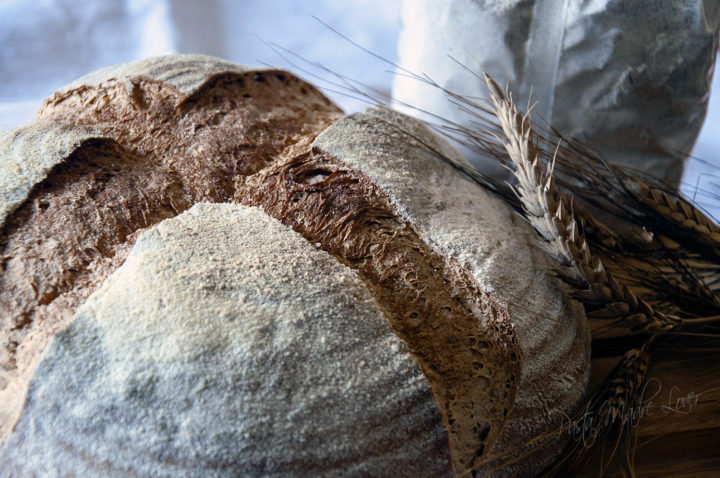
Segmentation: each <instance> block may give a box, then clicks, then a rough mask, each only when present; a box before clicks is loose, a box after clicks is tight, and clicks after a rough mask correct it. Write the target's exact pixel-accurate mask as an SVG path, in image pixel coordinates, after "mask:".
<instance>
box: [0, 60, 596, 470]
mask: <svg viewBox="0 0 720 478" xmlns="http://www.w3.org/2000/svg"><path fill="white" fill-rule="evenodd" d="M183 58H184V59H183ZM183 58H181V59H180V60H176V59H174V58H173V57H170V58H166V59H164V60H157V61H152V62H149V63H148V64H143V63H141V64H140V65H131V66H128V67H127V68H125V69H117V70H112V69H111V70H106V72H105V73H102V74H98V75H91V76H89V77H88V78H89V79H87V80H84V81H87V82H88V83H87V84H75V85H74V86H72V87H69V88H66V89H64V90H62V91H61V92H59V93H57V94H56V95H54V96H53V97H51V98H50V99H48V100H47V101H46V103H45V105H44V106H43V108H42V109H41V111H40V112H39V114H38V118H39V119H40V120H41V122H43V124H49V123H47V122H49V121H52V122H62V123H63V124H69V125H74V126H77V127H89V128H92V129H93V130H95V131H98V134H99V135H101V136H103V137H108V138H112V140H113V141H100V142H90V143H83V144H81V146H80V147H78V148H76V149H75V150H74V151H72V153H71V154H69V155H68V156H67V157H66V158H64V159H59V162H58V163H57V164H55V166H54V167H53V168H51V169H50V170H48V169H47V168H46V169H44V170H43V171H45V173H44V174H46V177H44V178H40V175H38V179H36V181H38V183H37V184H36V185H34V186H32V191H30V192H29V193H27V194H28V197H27V199H26V200H25V201H24V202H23V204H22V205H21V206H20V207H19V208H17V210H16V211H15V212H14V213H13V214H11V215H9V216H8V221H7V224H6V226H5V227H4V230H3V231H2V234H3V241H2V243H3V244H4V246H3V247H4V250H3V251H2V256H0V257H3V265H4V267H5V268H6V270H7V271H9V272H8V273H6V274H4V275H3V276H2V277H0V310H4V311H6V312H8V313H7V314H5V315H6V318H5V322H3V323H2V324H1V325H2V326H3V328H2V329H1V330H0V339H2V340H5V345H6V347H4V350H3V353H4V354H5V355H1V354H0V362H2V363H3V364H5V365H8V364H9V366H10V367H9V368H6V369H7V370H8V371H9V372H8V375H6V377H3V376H0V399H2V398H3V393H5V394H6V396H10V398H12V399H13V400H15V401H14V402H12V405H13V406H16V407H19V406H20V402H19V400H20V399H19V395H18V390H21V391H22V390H24V389H23V387H24V385H23V384H27V380H29V374H30V373H31V371H32V366H33V364H34V361H35V360H36V359H37V357H38V356H39V354H40V352H42V350H43V349H44V346H45V343H46V342H47V339H48V338H49V337H51V336H52V335H54V333H55V332H56V331H57V330H58V328H60V327H61V326H62V325H63V324H65V323H67V322H68V321H69V318H70V316H71V315H72V314H73V313H74V311H75V310H76V309H77V308H78V307H80V306H81V305H82V304H83V302H84V301H85V300H86V298H87V297H88V295H89V294H90V293H91V292H92V291H94V290H95V289H96V288H98V287H100V285H101V284H102V283H103V281H104V280H105V278H106V277H107V276H108V274H110V273H111V272H112V271H113V270H115V269H116V268H117V267H118V266H120V264H122V263H123V261H125V257H126V255H127V253H128V251H129V250H130V248H131V247H132V245H133V243H134V241H135V239H136V238H137V237H138V235H139V234H142V232H143V231H144V230H147V229H150V228H153V227H156V225H157V224H158V223H160V224H163V223H164V222H161V221H163V220H165V219H166V218H172V217H174V216H176V215H178V214H181V213H182V212H183V211H185V210H187V209H188V208H190V207H191V206H192V205H193V204H196V203H198V202H208V201H209V202H238V203H241V204H247V205H258V206H261V207H262V208H263V209H264V210H265V212H266V213H267V214H269V215H271V216H274V217H275V218H276V219H279V220H280V221H282V222H283V223H284V224H285V225H286V226H289V227H291V228H292V229H295V230H296V231H297V232H299V233H300V234H301V235H302V236H303V237H304V238H305V240H307V241H308V242H309V243H311V244H314V245H315V246H316V247H318V248H321V249H323V250H325V251H327V252H329V253H330V254H331V255H332V256H334V257H335V258H336V259H337V260H339V261H340V262H342V263H344V264H345V265H346V266H348V267H349V268H350V269H353V270H354V271H355V273H356V274H357V276H358V277H359V278H360V279H361V280H362V281H363V282H364V283H365V285H366V287H367V288H368V290H369V291H370V292H371V294H372V296H373V297H374V299H375V301H376V302H377V304H378V305H379V307H380V308H381V309H382V310H383V312H384V314H385V317H386V319H387V320H388V322H389V323H390V325H391V327H392V328H393V330H394V331H395V333H397V334H398V335H399V336H400V338H401V339H402V340H403V341H404V342H405V343H406V344H407V346H408V349H409V351H410V352H411V353H412V354H413V356H414V358H415V360H417V362H418V364H419V365H420V368H421V369H422V371H423V372H424V374H425V376H426V377H427V380H428V382H429V383H430V385H431V386H432V393H433V395H434V397H435V399H436V401H437V403H438V406H439V409H440V414H441V416H442V420H443V422H444V424H445V426H446V428H447V430H448V435H449V436H448V437H447V438H446V439H448V440H449V441H450V453H451V455H452V462H453V467H454V469H455V471H458V472H462V471H464V470H466V469H467V468H469V467H475V466H477V465H478V463H480V461H481V460H482V459H484V458H485V456H486V455H487V454H489V453H491V452H492V453H495V452H497V451H503V450H505V449H508V448H510V447H513V446H517V445H522V443H524V441H526V440H527V439H529V438H530V437H532V436H533V434H536V433H538V432H541V431H545V428H546V427H548V426H550V425H551V424H553V423H555V422H556V420H555V419H554V418H556V417H552V416H550V415H551V413H552V412H553V411H555V412H560V413H564V412H569V411H570V410H572V409H573V407H574V406H575V404H576V402H577V401H578V399H579V397H580V396H581V395H582V392H583V391H584V388H585V384H586V379H587V373H588V369H589V367H588V360H587V359H588V357H587V356H588V345H587V330H586V328H585V324H584V319H583V317H582V315H581V314H579V313H578V311H577V310H572V309H571V308H570V306H569V303H568V301H567V299H566V298H565V296H564V293H563V290H562V289H561V288H560V287H559V286H558V284H557V282H556V281H555V280H554V279H553V278H552V277H550V276H549V274H548V265H547V262H546V261H545V258H544V256H543V254H542V252H540V251H539V250H537V248H536V247H535V243H536V238H535V236H534V234H533V233H532V231H530V229H529V228H528V227H527V225H526V224H524V223H523V222H522V221H521V220H520V219H519V218H517V217H515V216H514V215H513V213H511V212H510V211H509V210H508V209H507V207H506V206H505V205H504V204H502V203H501V202H500V201H498V200H496V199H494V198H492V197H490V196H489V195H488V194H487V193H486V192H485V191H483V190H482V189H481V188H479V187H478V186H477V185H475V184H473V183H471V182H469V181H468V180H466V179H465V178H463V177H462V176H460V175H459V174H458V173H457V172H456V171H455V170H453V169H452V168H450V167H449V166H448V165H447V164H445V163H444V162H443V161H441V160H440V159H439V157H438V155H439V154H443V155H449V156H453V157H454V158H455V160H457V161H461V160H462V159H461V158H460V157H458V156H457V153H456V152H454V150H452V148H450V147H449V146H448V145H447V143H446V142H444V141H443V140H441V139H439V138H437V137H436V136H435V135H433V134H432V133H431V132H430V131H429V130H428V129H427V128H426V127H425V126H424V125H422V124H421V123H419V122H417V121H415V120H411V119H409V118H406V117H403V116H401V115H399V114H397V113H393V112H391V111H389V110H386V109H382V108H380V109H372V110H370V111H369V112H367V113H365V114H358V115H352V116H350V117H347V118H345V119H343V120H341V121H338V122H336V123H335V124H333V125H332V126H330V127H329V128H328V126H329V125H331V123H332V122H333V121H336V120H338V119H339V118H340V114H339V110H338V109H337V108H336V107H335V106H334V105H332V104H331V103H330V102H329V101H328V100H327V99H326V98H324V97H323V96H322V95H321V94H320V93H319V92H317V90H316V89H314V88H313V87H312V86H310V85H308V84H307V83H305V82H303V81H302V80H299V79H297V78H295V77H293V76H292V75H289V74H287V73H285V72H279V71H270V70H263V71H248V70H246V69H245V68H243V67H237V68H235V69H229V70H227V71H222V72H218V70H216V69H214V68H215V67H214V66H212V65H216V66H217V65H221V66H222V65H223V64H224V62H217V63H213V62H212V61H210V60H208V61H210V64H211V66H210V67H208V66H207V65H208V63H207V62H206V61H205V60H202V61H200V62H199V63H198V66H197V70H198V71H199V72H200V73H197V72H193V71H194V70H193V66H192V61H190V62H187V61H185V60H187V58H185V57H183ZM163 64H166V65H167V66H163ZM148 65H149V66H148ZM173 68H176V71H177V72H178V75H177V76H173V74H171V73H170V72H171V71H172V70H173ZM219 68H220V67H219ZM220 69H222V68H220ZM108 71H109V72H110V73H107V72H108ZM124 72H127V75H126V73H124ZM138 72H140V74H139V76H138ZM202 72H205V73H202ZM153 75H155V76H153ZM184 75H187V78H197V75H200V76H202V75H205V76H204V78H205V80H203V81H199V80H197V81H196V80H192V79H188V80H187V81H185V80H178V79H182V78H183V77H184ZM208 75H209V76H208ZM173 78H175V79H176V80H177V81H176V83H172V81H173ZM163 79H166V80H168V81H170V82H164V81H163ZM321 132H322V133H321ZM319 133H321V135H320V137H319V138H318V139H317V140H316V141H315V142H313V140H315V138H316V136H317V135H318V134H319ZM31 160H32V161H39V160H37V159H34V158H31ZM41 179H42V180H41ZM199 210H203V211H204V210H205V209H199ZM209 214H212V213H211V212H210V213H209ZM58 219H60V220H58ZM48 238H49V239H48ZM198 240H202V238H199V239H198ZM64 244H72V246H71V247H62V245H64ZM58 271H60V273H58ZM531 310H535V311H544V312H545V313H544V314H533V313H530V311H531ZM183 340H185V339H183ZM203 340H205V339H203ZM554 341H555V342H557V345H556V346H555V345H554V344H553V342H554ZM13 367H14V368H13ZM8 377H9V378H8ZM8 380H9V382H8ZM38 380H40V379H38ZM3 382H4V383H3ZM6 383H10V385H11V386H10V387H9V388H7V387H6V388H5V390H4V391H3V386H4V384H6ZM8 390H9V395H8ZM13 397H14V398H13ZM547 404H551V405H547ZM28 413H29V412H28ZM268 413H269V412H268ZM2 421H3V420H2V417H0V425H2ZM1 432H2V430H0V433H1ZM0 438H1V437H0ZM558 450H559V448H558V447H555V449H554V450H553V452H557V451H558ZM552 458H553V453H550V452H543V453H542V454H541V455H535V456H534V457H533V458H532V459H530V460H524V461H523V462H521V465H520V468H516V470H520V471H527V470H537V469H538V468H540V467H542V466H544V464H545V463H547V462H548V461H549V460H551V459H552ZM523 467H525V468H523Z"/></svg>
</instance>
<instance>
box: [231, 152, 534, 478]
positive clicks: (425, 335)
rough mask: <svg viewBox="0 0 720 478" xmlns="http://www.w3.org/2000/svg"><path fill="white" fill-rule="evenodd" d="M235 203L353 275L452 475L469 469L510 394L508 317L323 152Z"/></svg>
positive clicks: (291, 162)
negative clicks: (393, 341) (404, 355)
mask: <svg viewBox="0 0 720 478" xmlns="http://www.w3.org/2000/svg"><path fill="white" fill-rule="evenodd" d="M235 197H236V200H237V201H238V202H241V203H243V204H248V205H254V206H261V207H263V208H264V209H265V211H266V212H267V213H268V214H270V215H271V216H273V217H276V218H277V219H279V220H281V221H282V222H284V223H285V224H287V225H288V226H290V227H292V228H293V229H295V230H296V231H298V232H299V233H300V234H302V235H303V236H304V237H306V238H307V239H308V240H309V241H311V242H316V243H318V245H319V246H320V247H322V248H323V249H324V250H326V251H328V252H330V253H331V254H332V255H334V256H335V257H337V258H338V259H340V260H341V261H342V262H344V263H345V264H347V265H348V266H349V267H351V268H354V269H357V270H358V271H359V272H360V274H361V277H363V279H364V280H365V281H366V283H367V284H368V286H369V287H370V288H371V290H372V291H373V293H374V295H375V296H376V298H377V299H378V302H379V303H380V305H381V307H383V309H384V310H385V311H386V312H387V317H388V319H389V320H390V324H391V326H392V327H393V329H394V330H395V331H396V333H397V334H398V335H399V336H400V337H401V338H402V339H403V340H404V341H405V342H406V343H407V344H408V346H409V348H410V351H411V352H412V353H413V355H414V356H415V358H416V359H417V360H418V363H419V364H420V366H421V367H422V369H423V372H424V373H425V376H426V377H427V378H428V380H429V382H430V384H431V386H432V390H433V393H434V394H435V397H436V400H437V402H438V404H439V405H440V409H441V411H442V413H443V418H444V419H445V422H446V427H447V429H448V431H449V441H450V450H451V454H452V456H453V469H454V470H455V471H456V472H462V471H464V470H467V469H469V468H472V467H473V466H474V465H475V462H476V459H477V458H478V457H480V456H482V455H483V453H484V451H485V450H486V449H490V448H491V447H492V444H494V442H495V440H496V439H497V437H498V435H499V433H500V431H501V430H502V423H503V422H504V421H505V418H506V417H507V414H508V412H509V408H510V407H511V404H512V402H513V400H514V397H515V390H516V385H517V384H516V382H517V377H519V374H520V362H519V357H518V355H517V354H518V348H517V346H516V344H515V336H514V334H513V331H512V327H511V326H510V322H509V319H508V316H507V312H506V311H505V310H504V309H503V308H501V307H500V305H499V304H498V303H497V302H496V301H495V300H494V299H493V298H492V297H490V296H489V295H488V294H486V293H485V292H484V291H482V290H481V289H480V288H479V286H478V285H477V284H476V283H475V282H474V280H473V279H471V277H470V275H469V274H468V273H467V272H466V271H465V270H464V269H463V268H462V267H460V266H459V265H458V264H457V263H456V261H455V260H453V259H450V258H448V257H441V256H440V255H438V254H437V253H435V252H434V251H432V250H431V249H430V248H429V247H428V246H427V245H426V244H425V243H424V242H423V241H422V239H421V238H420V234H418V232H417V231H416V229H415V228H414V226H413V225H412V224H409V223H408V222H406V221H405V220H403V219H402V218H401V217H400V215H399V214H398V213H397V212H396V211H395V208H394V206H393V205H392V203H391V201H390V199H389V198H388V197H387V195H385V194H384V193H383V192H382V191H381V190H380V189H379V188H378V187H377V186H375V185H374V184H372V182H371V181H370V180H369V179H368V178H367V177H366V176H365V175H364V174H362V173H360V172H358V171H357V170H353V169H350V168H348V167H347V166H345V165H343V164H342V163H340V162H339V161H338V160H337V159H335V158H333V157H331V156H329V155H327V154H323V153H320V152H308V153H305V154H301V155H299V156H295V157H291V158H288V159H286V160H285V161H279V162H277V163H274V164H273V165H271V166H269V167H268V168H266V169H264V170H263V171H261V172H259V173H257V174H255V175H253V176H250V177H248V178H247V179H246V180H244V181H243V180H241V181H240V184H239V185H238V188H237V193H236V196H235ZM478 318H480V320H478ZM478 412H480V413H478ZM491 424H492V425H491Z"/></svg>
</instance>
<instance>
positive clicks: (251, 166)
mask: <svg viewBox="0 0 720 478" xmlns="http://www.w3.org/2000/svg"><path fill="white" fill-rule="evenodd" d="M341 115H342V112H341V111H340V110H339V109H338V108H337V107H336V106H335V105H333V104H332V103H331V102H330V101H329V100H327V98H325V97H324V96H323V95H322V94H321V93H320V92H318V91H317V89H315V88H314V87H312V86H311V85H309V84H307V83H305V82H303V81H302V80H299V79H298V78H296V77H294V76H292V75H288V74H285V73H283V72H280V71H274V70H272V71H252V72H247V73H225V74H218V75H215V76H213V77H211V78H209V79H208V81H207V82H206V83H205V84H204V85H203V86H201V87H200V88H199V89H198V90H196V91H195V92H194V93H193V94H192V95H190V96H186V95H183V94H182V93H180V92H179V91H178V90H177V89H176V88H174V87H173V86H171V85H169V84H167V83H160V82H158V81H155V80H153V79H150V78H145V77H138V78H134V79H132V80H131V81H130V87H129V88H128V85H127V84H126V82H121V81H115V80H111V81H107V82H106V83H104V84H102V85H100V86H97V87H90V86H80V87H78V88H76V89H74V90H70V91H68V92H64V93H58V94H56V95H54V96H53V97H51V98H50V99H48V100H47V101H46V102H45V105H44V107H43V108H42V109H41V111H40V112H39V113H38V117H39V118H41V119H44V120H50V121H53V120H56V121H57V122H58V123H63V124H66V125H69V124H74V125H92V126H93V127H94V129H95V130H96V131H98V135H101V136H104V137H112V138H115V139H116V140H117V143H115V142H113V141H112V140H96V141H85V142H83V143H82V144H81V145H80V146H79V147H78V149H77V150H76V151H75V153H73V154H71V155H70V156H69V157H68V158H66V159H65V160H64V162H62V163H60V164H58V165H57V166H56V167H54V168H53V169H52V170H51V171H50V173H49V174H48V175H47V177H46V179H45V180H44V181H42V182H41V183H39V184H38V185H36V186H35V187H34V188H33V190H32V191H31V193H30V194H29V196H28V198H27V199H26V200H25V201H24V203H22V204H21V205H20V206H19V207H18V208H17V209H16V210H14V211H13V212H12V213H11V214H10V215H8V216H7V217H6V219H5V221H4V223H3V224H1V225H0V227H2V229H1V230H0V271H1V273H0V394H4V395H5V397H4V398H5V399H6V400H8V401H10V402H12V403H13V404H14V406H10V407H3V409H2V410H0V440H2V439H3V438H4V436H5V435H6V434H7V433H8V431H9V428H10V425H11V424H12V423H14V420H15V418H16V414H17V412H18V411H19V408H18V407H19V404H20V401H21V399H22V393H24V389H25V385H26V384H27V382H28V381H29V380H30V376H31V374H32V370H33V368H34V364H35V362H36V359H37V358H38V357H39V355H40V353H41V352H42V350H44V348H45V345H46V344H47V342H48V340H49V339H50V337H52V336H53V335H54V333H55V332H56V331H57V330H58V329H59V328H60V327H62V326H63V325H64V324H65V323H67V321H68V320H69V319H70V318H71V317H72V315H73V313H74V311H75V309H76V308H77V307H78V306H79V305H80V304H82V303H83V301H84V300H85V299H86V298H87V297H88V296H89V295H90V294H91V293H92V292H93V291H94V290H95V288H96V287H97V286H98V285H99V284H102V282H103V281H104V280H105V278H106V277H107V276H108V274H110V273H111V272H112V271H113V270H115V269H116V268H117V267H119V266H120V264H122V262H123V261H124V259H125V256H126V255H127V252H128V251H129V249H130V247H131V246H132V244H133V243H134V240H135V237H136V236H137V233H139V232H140V231H141V230H142V229H143V228H147V227H150V226H152V225H154V224H157V223H158V222H159V221H161V220H162V219H165V218H168V217H172V216H174V215H177V214H179V213H181V212H183V211H184V210H185V209H187V208H189V207H190V206H192V204H194V203H196V202H201V201H209V202H226V201H229V200H230V199H231V198H232V197H233V195H234V177H235V176H237V175H245V174H251V173H253V172H255V171H257V170H260V169H261V168H262V167H263V166H264V165H265V164H267V163H269V162H270V161H272V160H273V159H274V158H275V157H277V156H278V155H280V154H281V153H283V152H287V153H288V154H290V151H293V150H294V148H300V149H302V148H303V147H307V145H308V144H310V142H312V140H313V139H314V138H315V136H316V135H317V134H318V133H319V132H320V131H322V129H324V128H325V127H326V126H328V125H329V124H330V123H331V122H332V121H333V120H334V119H337V118H339V117H340V116H341ZM148 125H150V126H148ZM120 145H121V146H120ZM40 317H41V318H42V319H41V320H38V319H39V318H40ZM8 387H10V388H8ZM8 394H12V395H13V396H12V397H9V396H7V395H8ZM8 408H9V409H8Z"/></svg>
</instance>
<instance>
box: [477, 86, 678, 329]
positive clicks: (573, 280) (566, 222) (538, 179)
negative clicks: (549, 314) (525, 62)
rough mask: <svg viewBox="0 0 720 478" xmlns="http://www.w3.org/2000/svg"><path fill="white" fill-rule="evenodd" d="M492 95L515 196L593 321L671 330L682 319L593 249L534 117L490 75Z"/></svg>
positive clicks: (676, 326) (563, 277) (637, 327)
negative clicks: (635, 288) (545, 156)
mask: <svg viewBox="0 0 720 478" xmlns="http://www.w3.org/2000/svg"><path fill="white" fill-rule="evenodd" d="M485 81H486V82H487V84H488V87H489V89H490V97H491V100H492V103H493V105H494V108H495V111H496V115H497V117H498V119H499V120H500V126H501V128H502V130H503V132H504V134H505V137H506V139H507V141H504V140H503V139H501V138H499V139H500V141H501V142H502V143H503V145H504V146H505V148H506V150H507V152H508V155H509V156H510V159H511V161H512V162H513V165H514V170H513V173H514V174H515V177H516V178H517V185H515V186H514V189H515V193H516V194H517V196H518V198H519V199H520V201H521V202H522V204H523V208H524V210H525V216H526V217H527V219H528V221H529V222H530V224H531V225H532V226H533V227H534V228H535V230H536V231H537V232H538V233H539V234H540V235H541V236H542V238H543V239H544V240H545V241H546V244H547V246H548V247H547V249H548V252H549V253H550V254H551V255H552V256H553V257H554V259H555V260H556V261H557V262H558V264H559V265H560V269H559V274H560V276H561V278H562V279H563V280H564V281H565V282H567V283H568V284H569V285H570V286H571V287H572V288H573V295H574V296H575V297H576V298H577V299H578V300H580V301H581V302H583V304H584V305H585V308H586V311H587V313H588V316H589V317H597V318H617V319H620V320H621V321H623V322H625V323H628V324H629V325H630V326H631V327H632V329H633V330H635V331H640V330H642V331H648V332H668V331H671V330H674V329H676V328H678V327H679V326H680V325H681V324H682V323H681V321H680V320H678V319H675V318H671V317H669V316H666V315H665V314H663V313H661V312H659V311H657V310H655V309H653V307H651V306H650V304H648V303H647V302H646V301H644V300H642V299H641V298H639V297H637V295H636V294H635V293H633V292H632V291H631V290H630V289H629V288H628V287H627V286H626V285H625V284H623V283H621V282H620V281H618V280H616V279H615V278H614V277H613V276H612V274H610V272H608V271H607V270H606V269H605V267H604V266H603V263H602V261H601V260H600V258H598V257H597V256H596V255H594V254H593V253H592V252H591V250H590V248H589V247H588V244H587V241H586V240H585V237H584V235H583V234H582V233H581V232H580V229H579V228H578V224H577V221H576V220H575V215H574V213H573V207H572V202H571V201H570V200H569V199H568V197H567V196H565V195H564V194H563V193H562V191H560V190H559V189H558V188H556V187H555V183H554V178H553V166H554V164H553V163H551V164H550V165H549V166H548V167H547V168H544V167H543V164H542V160H541V157H540V156H541V155H540V153H539V151H538V147H537V145H536V144H537V142H536V139H535V136H534V133H533V130H532V127H531V122H530V117H529V113H527V114H522V113H521V112H520V111H519V110H518V109H517V107H516V106H515V104H514V103H513V101H512V98H511V97H510V95H509V94H507V95H506V94H505V93H503V91H502V90H501V89H500V87H499V86H498V85H497V83H495V81H493V80H492V78H490V77H489V76H488V75H487V74H485Z"/></svg>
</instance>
